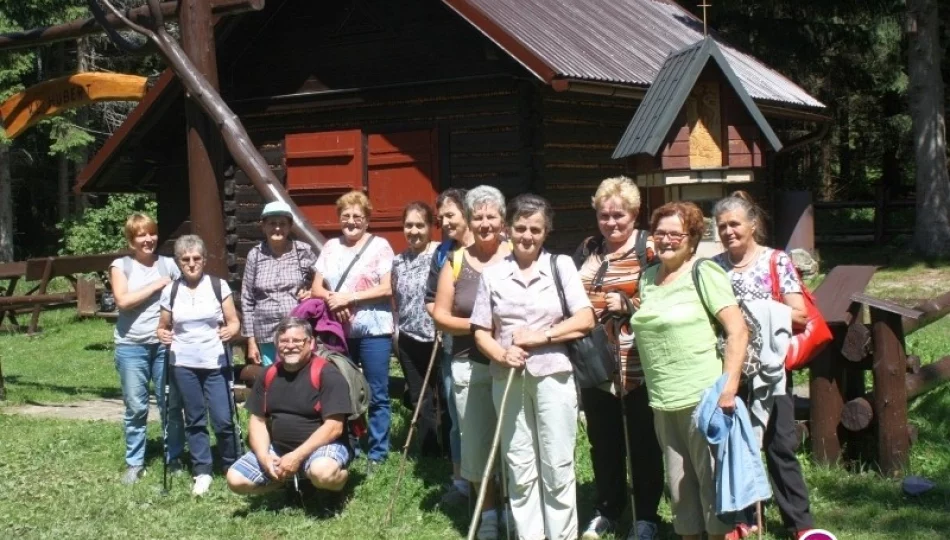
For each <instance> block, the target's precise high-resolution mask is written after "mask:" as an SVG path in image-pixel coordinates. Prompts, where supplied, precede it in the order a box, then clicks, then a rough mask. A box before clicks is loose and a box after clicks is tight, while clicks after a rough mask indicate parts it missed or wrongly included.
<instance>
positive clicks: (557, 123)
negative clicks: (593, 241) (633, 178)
mask: <svg viewBox="0 0 950 540" xmlns="http://www.w3.org/2000/svg"><path fill="white" fill-rule="evenodd" d="M638 104H639V100H636V99H632V98H619V97H607V96H599V95H589V94H580V93H572V92H555V91H553V90H550V89H548V88H544V89H542V90H541V93H540V103H539V105H540V107H541V109H540V111H539V113H538V114H537V116H538V118H539V121H540V125H539V126H538V131H539V135H540V141H539V145H540V147H539V149H538V150H537V152H536V155H535V159H534V163H535V167H536V171H537V173H536V174H537V175H538V177H539V179H540V181H539V182H538V183H539V184H543V191H540V193H541V194H542V195H544V196H545V197H547V198H548V200H550V201H551V204H552V205H553V206H554V211H555V215H554V230H555V233H554V235H553V236H552V237H551V238H549V239H548V242H547V244H548V246H547V247H548V248H549V249H551V250H553V251H557V252H562V253H564V252H566V253H570V252H573V250H574V249H575V248H576V247H577V245H578V244H579V243H580V242H581V241H582V240H583V239H584V238H586V237H587V236H590V235H592V234H595V233H596V232H597V221H596V218H595V215H594V211H593V209H592V208H591V197H592V196H593V195H594V191H596V189H597V186H598V185H599V184H600V182H601V181H602V180H604V179H605V178H609V177H612V176H618V175H621V174H626V173H627V165H626V164H625V162H624V160H613V159H611V157H610V156H611V154H612V153H613V150H614V147H615V146H616V145H617V141H619V140H620V137H621V136H622V135H623V130H624V129H625V128H626V127H627V124H628V123H629V122H630V119H631V118H633V114H634V112H635V111H636V107H637V105H638ZM641 197H645V190H641Z"/></svg>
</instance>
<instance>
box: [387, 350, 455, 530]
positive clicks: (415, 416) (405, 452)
mask: <svg viewBox="0 0 950 540" xmlns="http://www.w3.org/2000/svg"><path fill="white" fill-rule="evenodd" d="M441 341H442V333H441V332H437V333H436V334H435V343H433V344H432V354H431V355H430V356H429V367H427V368H426V374H425V377H423V379H422V391H421V392H419V400H418V401H417V402H416V410H415V411H413V412H412V421H411V422H409V433H408V434H407V435H406V443H405V444H404V445H403V446H402V461H400V462H399V473H397V474H396V484H395V485H393V492H392V494H391V495H390V496H389V507H388V508H387V509H386V519H385V521H384V522H383V523H384V524H385V526H386V527H389V526H390V525H391V524H392V521H393V507H394V506H395V505H396V496H397V495H398V494H399V484H401V483H402V476H403V474H404V473H405V472H406V460H407V459H408V458H409V445H410V443H412V434H413V433H414V432H415V430H416V423H417V422H418V420H419V413H420V412H421V411H422V402H423V401H425V397H426V390H427V389H428V387H429V376H430V375H432V366H434V365H435V357H436V355H437V354H438V351H439V343H440V342H441Z"/></svg>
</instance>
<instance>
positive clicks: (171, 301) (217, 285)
mask: <svg viewBox="0 0 950 540" xmlns="http://www.w3.org/2000/svg"><path fill="white" fill-rule="evenodd" d="M208 277H209V278H211V290H212V291H214V297H215V298H217V299H218V303H219V304H224V299H223V298H222V297H221V278H219V277H215V276H212V275H210V274H208ZM179 285H181V279H176V280H175V281H173V282H172V290H171V293H170V294H169V298H168V307H169V308H170V309H169V311H171V310H173V309H175V297H176V296H178V286H179ZM223 311H224V310H223V309H222V312H223Z"/></svg>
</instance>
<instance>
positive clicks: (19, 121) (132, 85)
mask: <svg viewBox="0 0 950 540" xmlns="http://www.w3.org/2000/svg"><path fill="white" fill-rule="evenodd" d="M147 82H148V79H147V78H145V77H140V76H138V75H123V74H121V73H77V74H75V75H70V76H68V77H61V78H59V79H53V80H50V81H45V82H42V83H40V84H37V85H36V86H31V87H30V88H27V89H26V90H24V91H22V92H20V93H19V94H16V95H13V96H10V98H9V99H7V100H6V101H4V102H3V105H0V120H2V123H3V129H4V131H6V134H7V137H10V138H11V139H12V138H14V137H16V136H17V135H19V134H21V133H23V132H24V131H25V130H26V129H27V128H28V127H30V126H32V125H34V124H36V123H37V122H39V121H40V120H42V119H43V118H47V117H49V116H55V115H57V114H59V113H61V112H63V111H65V110H68V109H73V108H75V107H81V106H83V105H88V104H90V103H93V102H96V101H140V100H141V99H142V98H143V97H144V96H145V92H146V90H148V88H147Z"/></svg>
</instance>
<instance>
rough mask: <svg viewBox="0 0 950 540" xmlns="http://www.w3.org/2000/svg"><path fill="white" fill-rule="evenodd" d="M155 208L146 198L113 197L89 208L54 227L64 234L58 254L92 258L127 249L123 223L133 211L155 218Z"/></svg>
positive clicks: (147, 197)
mask: <svg viewBox="0 0 950 540" xmlns="http://www.w3.org/2000/svg"><path fill="white" fill-rule="evenodd" d="M157 211H158V205H157V204H156V202H155V200H154V199H153V198H152V197H151V196H149V195H133V194H125V193H122V194H115V195H111V196H109V201H108V202H107V203H106V205H105V206H103V207H102V208H90V209H88V210H86V211H85V212H84V213H83V214H82V215H81V216H79V217H76V218H69V219H67V220H65V221H63V222H61V223H59V224H57V225H56V228H58V229H59V230H60V231H62V233H63V238H62V240H60V242H61V244H62V247H61V248H60V249H59V253H60V255H92V254H96V253H111V252H114V251H122V250H125V249H127V248H128V242H126V241H125V233H124V228H125V221H126V220H127V219H129V216H130V215H131V214H133V213H135V212H141V213H143V214H148V215H149V216H152V218H153V219H154V218H155V216H156V213H157Z"/></svg>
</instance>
